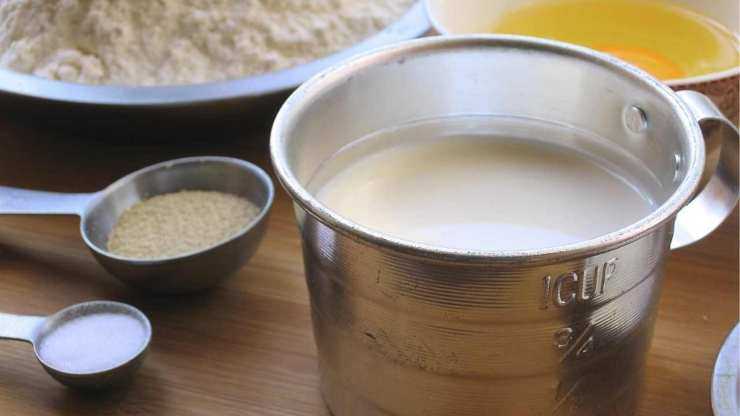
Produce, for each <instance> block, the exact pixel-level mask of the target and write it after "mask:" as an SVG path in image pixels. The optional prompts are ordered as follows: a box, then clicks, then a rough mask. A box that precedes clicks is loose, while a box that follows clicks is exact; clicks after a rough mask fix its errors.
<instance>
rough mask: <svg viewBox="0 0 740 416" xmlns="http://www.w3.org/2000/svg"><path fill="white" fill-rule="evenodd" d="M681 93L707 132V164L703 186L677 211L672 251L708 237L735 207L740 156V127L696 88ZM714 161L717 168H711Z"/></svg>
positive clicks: (679, 93)
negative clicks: (739, 128) (738, 128)
mask: <svg viewBox="0 0 740 416" xmlns="http://www.w3.org/2000/svg"><path fill="white" fill-rule="evenodd" d="M678 96H679V97H680V98H681V100H682V101H683V102H684V104H686V106H687V107H688V108H689V109H690V110H691V112H692V113H693V115H694V117H695V118H696V121H697V122H698V123H699V126H700V127H701V130H702V133H704V142H705V143H706V149H707V151H706V154H707V157H706V159H707V163H706V165H705V168H704V173H703V175H702V184H703V188H701V189H700V191H699V193H698V194H697V195H696V196H695V197H694V200H693V201H691V203H689V204H688V205H687V206H685V207H684V208H683V209H682V210H681V211H680V212H679V213H678V216H677V218H676V225H675V229H674V234H673V241H672V242H671V249H672V250H675V249H678V248H681V247H685V246H687V245H690V244H693V243H695V242H697V241H699V240H701V239H702V238H704V237H706V236H707V235H709V234H710V233H711V232H712V231H714V230H715V229H716V228H717V227H719V225H720V224H722V222H723V221H724V220H725V219H726V218H727V217H728V216H729V215H730V214H731V213H732V211H733V210H734V209H735V205H737V201H738V158H739V157H740V150H739V145H740V136H739V135H738V130H737V127H735V125H733V124H732V123H731V122H730V121H728V120H727V119H726V118H725V117H724V116H723V115H722V113H721V112H720V111H719V110H718V109H717V107H716V106H715V105H714V104H713V103H712V101H710V100H709V98H707V97H706V96H705V95H702V94H700V93H698V92H695V91H680V92H678ZM715 162H716V163H715ZM715 164H716V169H715V170H714V171H712V169H713V168H714V166H715Z"/></svg>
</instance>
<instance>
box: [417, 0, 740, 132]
mask: <svg viewBox="0 0 740 416" xmlns="http://www.w3.org/2000/svg"><path fill="white" fill-rule="evenodd" d="M535 1H547V0H496V1H491V0H455V1H453V0H425V3H426V7H427V12H428V14H429V18H430V20H431V22H432V26H433V27H434V29H435V30H436V31H437V32H439V33H440V34H442V35H462V34H471V33H491V32H490V29H489V28H490V26H491V23H493V22H494V21H495V20H496V18H497V17H498V16H501V15H502V14H503V13H506V12H507V11H509V10H511V9H513V8H518V7H521V6H522V5H524V4H527V3H533V2H535ZM667 2H668V3H673V4H676V5H679V6H682V7H685V8H688V9H690V10H693V11H695V12H697V13H700V14H703V15H704V16H707V17H709V18H710V19H713V20H714V21H716V22H718V23H720V24H722V25H724V26H725V27H726V28H727V29H729V30H730V31H731V32H732V33H734V34H735V35H738V34H739V33H740V20H738V16H740V14H739V13H740V12H739V8H740V5H739V3H740V2H738V0H667ZM739 37H740V36H739ZM739 82H740V66H738V67H736V68H733V69H730V70H726V71H722V72H716V73H712V74H707V75H702V76H699V77H691V78H682V79H675V80H669V81H666V84H668V85H669V86H670V87H671V88H673V89H674V90H685V89H691V90H695V91H699V92H701V93H703V94H705V95H707V96H709V97H710V98H712V100H713V101H714V102H715V103H716V104H717V106H718V107H719V108H720V110H722V112H723V113H724V114H725V115H726V116H727V117H728V118H729V119H731V120H733V121H734V122H735V123H737V121H738V100H739V99H740V98H739V95H738V89H739V88H738V84H739Z"/></svg>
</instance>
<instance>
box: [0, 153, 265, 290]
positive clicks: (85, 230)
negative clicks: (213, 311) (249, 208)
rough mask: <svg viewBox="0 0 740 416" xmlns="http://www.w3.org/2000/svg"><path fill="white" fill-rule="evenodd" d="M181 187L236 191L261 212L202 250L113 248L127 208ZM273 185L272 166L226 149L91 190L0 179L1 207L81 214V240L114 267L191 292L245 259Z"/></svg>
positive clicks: (130, 280) (149, 283)
mask: <svg viewBox="0 0 740 416" xmlns="http://www.w3.org/2000/svg"><path fill="white" fill-rule="evenodd" d="M183 190H206V191H220V192H226V193H231V194H235V195H237V196H240V197H243V198H246V199H248V200H249V201H251V202H252V203H253V204H255V205H256V206H257V207H258V208H259V209H260V212H259V214H258V215H257V217H256V218H255V219H254V220H253V221H252V222H251V223H250V224H249V225H248V226H247V227H245V228H244V229H243V230H241V231H240V232H239V233H238V234H237V235H235V236H233V237H231V238H229V239H227V240H225V241H223V242H221V243H219V244H217V245H215V246H213V247H210V248H207V249H204V250H201V251H197V252H193V253H187V254H184V255H180V256H175V257H168V258H163V259H153V260H148V259H147V260H141V259H132V258H126V257H121V256H118V255H115V254H113V253H111V252H109V251H108V249H107V242H108V236H109V235H110V232H111V230H112V228H113V226H114V225H115V224H116V222H117V220H118V218H119V216H120V215H121V214H122V213H123V212H124V211H125V210H126V209H128V208H129V207H131V206H133V205H134V204H136V203H138V202H140V201H142V200H145V199H148V198H151V197H153V196H156V195H161V194H167V193H172V192H178V191H183ZM274 192H275V191H274V187H273V184H272V181H271V180H270V177H269V176H268V175H267V173H265V172H264V171H263V170H262V169H260V168H259V167H257V166H256V165H254V164H252V163H249V162H246V161H243V160H239V159H234V158H228V157H192V158H184V159H177V160H173V161H169V162H162V163H158V164H156V165H153V166H149V167H147V168H144V169H141V170H139V171H136V172H134V173H131V174H129V175H127V176H125V177H123V178H121V179H119V180H118V181H116V182H115V183H113V184H112V185H110V186H108V187H107V188H106V189H104V190H102V191H99V192H95V193H90V194H64V193H54V192H42V191H31V190H25V189H18V188H10V187H0V215H1V214H42V215H56V214H70V215H78V216H80V218H81V221H80V233H81V235H82V239H83V241H84V242H85V244H86V245H87V247H88V248H89V249H90V251H92V253H93V255H94V256H95V258H96V259H97V260H98V262H99V263H100V264H101V265H102V266H103V267H104V268H105V269H106V270H108V271H109V272H110V273H111V274H112V275H114V276H116V277H117V278H118V279H120V280H122V281H123V282H125V283H127V284H130V285H131V286H134V287H136V288H140V289H143V290H147V291H151V292H156V293H187V292H193V291H198V290H202V289H206V288H209V287H212V286H214V285H216V284H218V283H219V282H221V281H222V280H223V279H224V278H225V277H227V276H229V275H231V274H233V273H234V272H236V271H237V270H239V269H240V268H241V267H242V266H243V265H244V264H246V263H247V261H248V260H249V259H250V258H251V257H252V255H253V254H254V252H255V251H256V249H257V247H258V246H259V243H260V241H261V240H262V237H263V235H264V232H265V228H266V225H267V216H268V213H269V210H270V207H271V206H272V201H273V198H274Z"/></svg>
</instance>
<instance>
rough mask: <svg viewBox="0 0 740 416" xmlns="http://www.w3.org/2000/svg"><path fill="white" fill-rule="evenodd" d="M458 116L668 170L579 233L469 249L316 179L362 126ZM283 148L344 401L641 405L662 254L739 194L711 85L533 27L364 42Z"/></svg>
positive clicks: (276, 137) (692, 237)
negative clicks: (393, 221)
mask: <svg viewBox="0 0 740 416" xmlns="http://www.w3.org/2000/svg"><path fill="white" fill-rule="evenodd" d="M461 115H465V116H475V117H486V118H488V117H491V118H492V119H494V120H498V122H495V123H494V122H491V123H490V124H487V125H483V126H482V127H481V125H480V124H476V123H478V122H472V121H471V120H472V119H467V120H466V121H465V122H464V123H461V124H459V125H457V126H456V127H455V128H456V129H457V128H459V130H452V129H450V130H446V131H443V132H442V133H446V134H454V133H456V132H459V131H462V132H466V133H469V132H471V131H478V132H496V131H502V129H503V128H504V124H503V123H501V122H500V120H506V119H509V120H511V119H512V118H515V119H516V120H518V121H520V122H522V123H528V124H530V126H529V127H526V126H525V127H526V128H527V129H530V131H531V129H532V126H534V125H536V123H540V122H547V123H550V124H553V125H556V126H560V127H564V126H568V128H570V129H572V131H573V132H574V134H573V135H572V136H571V137H568V138H560V139H559V140H571V144H573V145H574V146H575V147H576V149H583V147H582V146H584V145H585V143H583V142H581V141H578V140H577V137H578V136H579V135H580V134H584V132H585V133H587V134H589V135H595V136H596V137H599V139H600V140H603V141H604V142H605V143H609V145H613V146H616V147H617V148H618V149H620V152H623V153H621V155H620V157H615V158H613V159H612V160H608V161H606V160H605V161H604V163H614V164H617V165H619V164H621V163H624V160H626V159H625V158H632V159H634V160H639V161H641V162H640V163H641V164H643V165H645V167H646V168H647V169H648V170H649V171H650V173H651V174H652V175H654V176H655V180H656V181H657V183H658V184H659V188H660V190H659V191H656V195H655V198H656V202H657V203H659V207H656V209H654V210H653V211H652V212H651V213H650V214H649V215H647V216H645V217H644V218H642V219H640V220H639V221H637V222H635V223H633V224H631V225H629V226H628V227H625V228H623V229H621V230H614V231H613V232H612V233H610V234H607V235H603V236H600V237H597V238H594V239H590V240H587V241H581V242H578V243H575V244H570V245H564V246H559V247H547V248H542V249H535V250H508V251H506V250H498V251H495V250H491V249H490V248H487V247H485V246H481V247H480V248H479V250H454V249H446V248H443V247H436V246H429V245H424V244H421V243H419V242H414V241H406V240H402V239H399V238H396V237H395V236H393V235H388V234H386V233H382V232H379V231H377V230H374V229H370V228H368V227H365V226H363V224H359V223H356V222H353V221H351V220H348V219H347V218H345V217H342V216H341V215H339V214H338V213H336V212H335V211H333V210H332V209H331V208H330V207H327V206H326V205H324V204H323V203H322V202H321V201H320V200H319V199H317V196H316V193H315V190H313V189H312V187H311V186H310V181H311V180H312V178H313V175H314V174H315V172H316V171H317V169H318V167H319V166H321V164H322V163H323V162H324V161H326V160H328V159H330V158H331V157H332V156H333V155H334V154H335V153H336V152H337V151H339V150H340V149H342V148H344V147H345V146H347V145H350V144H351V143H353V142H354V141H355V140H357V139H360V138H362V137H367V135H368V134H371V133H374V132H378V131H382V130H385V129H389V128H394V127H397V126H403V125H406V124H407V123H415V122H419V121H420V120H441V119H448V118H452V119H454V118H456V117H458V116H461ZM479 120H480V119H479ZM576 129H578V130H580V132H581V133H577V132H576ZM702 133H703V134H702ZM542 138H543V139H546V138H547V137H542ZM270 146H271V153H272V159H273V164H274V166H275V171H276V174H277V177H278V178H279V179H280V181H281V182H282V184H283V185H284V187H285V189H286V190H287V191H288V193H289V194H290V195H291V197H292V199H293V200H294V201H295V204H296V206H297V209H296V214H297V217H298V224H299V226H300V227H301V236H302V238H303V250H304V259H305V264H306V280H307V285H308V288H309V293H310V295H311V306H312V311H313V313H312V318H313V325H314V334H315V338H316V344H317V347H318V355H319V368H320V371H321V374H322V377H321V389H322V393H323V397H324V399H325V400H326V402H327V404H328V405H329V408H330V410H331V412H332V413H333V414H334V415H337V416H346V415H352V416H365V415H377V414H378V413H383V414H393V415H398V416H443V415H449V414H455V415H460V416H462V415H489V414H495V415H498V416H520V415H531V414H537V415H556V416H566V415H567V416H595V415H598V416H602V415H620V416H627V415H630V414H633V413H634V408H635V406H636V404H637V398H638V397H639V392H640V384H641V374H642V372H643V371H644V368H645V366H644V364H645V357H646V353H647V350H648V347H649V345H650V339H651V336H652V330H653V322H654V320H655V316H656V309H657V306H658V298H659V294H660V287H661V284H662V281H663V273H664V268H665V263H666V262H665V259H666V257H667V256H668V255H669V252H670V250H671V249H676V248H680V247H683V246H686V245H689V244H692V243H693V242H695V241H697V240H699V239H701V238H703V237H704V236H706V235H708V234H709V233H711V232H712V230H714V229H715V228H716V226H718V225H719V224H720V223H721V222H722V221H723V220H724V219H725V218H726V217H727V216H728V215H730V213H731V212H732V211H733V209H734V207H735V206H736V204H737V199H738V131H737V129H736V128H735V127H734V126H733V125H732V124H731V123H729V122H728V121H727V120H725V119H724V118H723V117H722V116H721V114H720V113H719V111H718V110H717V109H716V108H715V107H714V106H713V105H712V104H711V102H710V101H709V99H708V98H707V97H705V96H702V95H701V94H698V93H695V92H690V91H684V92H680V93H674V92H672V91H671V90H670V89H668V88H667V87H665V86H664V85H663V84H661V83H660V82H659V81H657V80H655V79H653V78H651V77H650V76H649V75H648V74H646V73H644V72H642V71H640V70H638V69H636V68H634V67H631V66H629V65H627V64H624V63H622V62H621V61H618V60H616V59H614V58H611V57H609V56H607V55H603V54H599V53H597V52H594V51H592V50H589V49H585V48H581V47H577V46H573V45H568V44H564V43H558V42H550V41H546V40H538V39H534V38H524V37H515V36H470V37H452V38H440V37H438V38H427V39H423V40H418V41H414V42H408V43H403V44H398V45H395V46H392V47H389V48H387V49H384V50H380V51H375V52H373V53H371V54H368V55H364V56H362V57H358V58H356V59H355V60H353V61H351V62H348V63H345V64H344V65H340V66H337V67H335V68H334V69H333V70H331V71H330V72H326V73H324V74H321V75H319V76H317V77H315V78H313V79H312V80H310V81H308V82H307V83H306V84H304V85H303V86H302V87H301V88H299V89H298V90H297V91H296V92H295V93H294V94H293V95H292V96H291V97H290V98H289V99H288V100H287V101H286V103H285V104H284V105H283V108H282V109H281V111H280V113H279V114H278V116H277V118H276V120H275V125H274V127H273V130H272V138H271V144H270ZM426 168H428V169H434V168H435V167H434V166H428V167H426ZM460 186H464V184H460ZM573 186H579V183H573ZM526 191H527V190H526V189H523V190H522V192H526ZM492 192H495V190H492ZM530 195H531V198H532V203H533V204H551V205H552V209H557V210H567V209H568V206H569V204H565V205H555V202H554V201H556V199H553V198H549V195H539V194H534V193H531V194H530ZM378 197H379V198H382V197H383V196H382V195H379V196H378ZM501 197H502V198H505V197H506V195H501ZM587 202H588V201H579V200H574V201H570V204H580V203H587ZM461 209H464V207H462V208H461ZM389 215H390V214H389ZM575 220H576V221H577V220H578V219H575ZM702 278H703V276H697V279H702ZM706 283H707V284H711V282H706Z"/></svg>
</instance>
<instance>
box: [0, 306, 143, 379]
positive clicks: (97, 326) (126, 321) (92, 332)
mask: <svg viewBox="0 0 740 416" xmlns="http://www.w3.org/2000/svg"><path fill="white" fill-rule="evenodd" d="M151 337H152V327H151V324H150V323H149V319H147V317H146V315H144V314H143V313H142V312H141V311H139V310H138V309H136V308H134V307H133V306H129V305H126V304H123V303H118V302H107V301H95V302H86V303H79V304H77V305H73V306H70V307H67V308H65V309H62V310H61V311H59V312H57V313H55V314H54V315H51V316H49V317H44V316H23V315H10V314H4V313H0V339H9V340H18V341H26V342H29V343H31V344H32V345H33V349H34V351H35V352H36V358H37V359H38V360H39V362H40V363H41V365H42V366H43V367H44V369H46V371H47V372H48V373H49V374H51V376H52V377H54V378H55V379H57V380H58V381H59V382H61V383H62V384H65V385H67V386H69V387H75V388H82V389H103V388H107V387H111V386H115V385H119V384H121V383H123V382H125V381H127V380H128V379H129V378H131V376H132V375H133V374H134V372H135V371H136V370H137V369H138V368H139V366H140V364H141V362H142V359H143V358H144V354H145V353H146V351H147V349H148V347H149V342H150V341H151Z"/></svg>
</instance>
